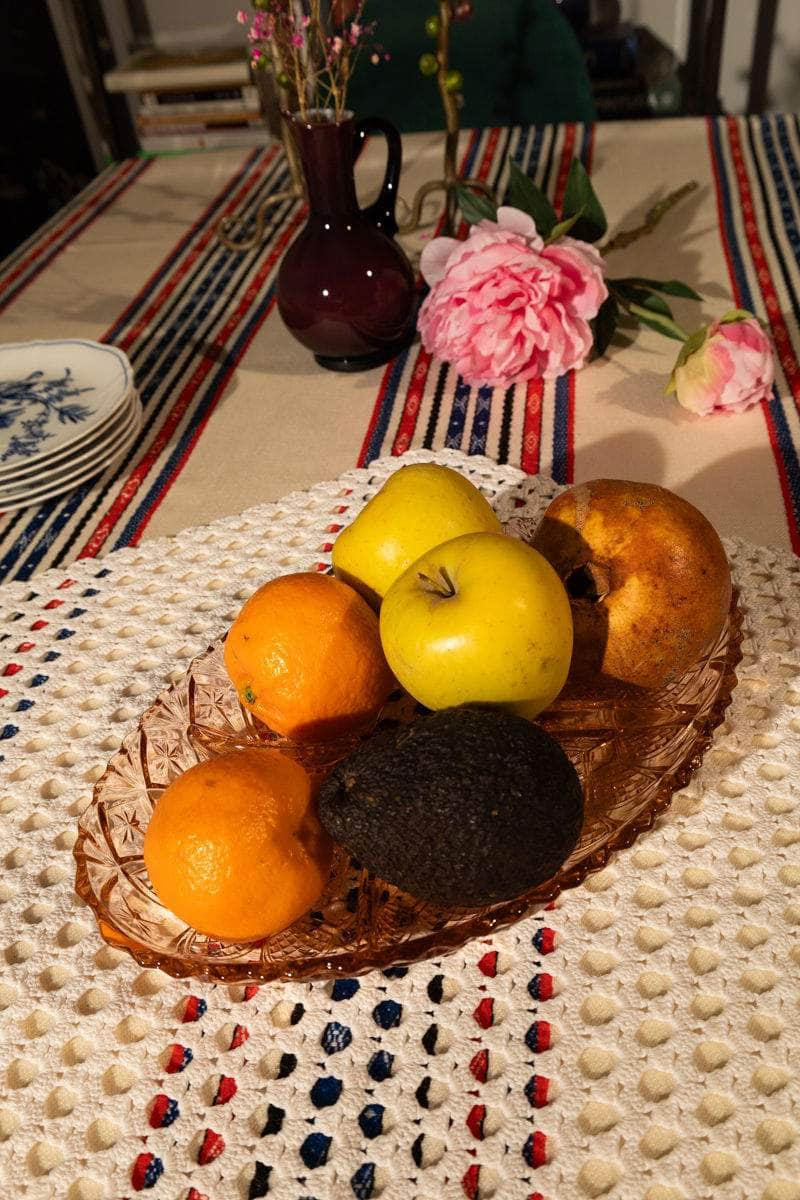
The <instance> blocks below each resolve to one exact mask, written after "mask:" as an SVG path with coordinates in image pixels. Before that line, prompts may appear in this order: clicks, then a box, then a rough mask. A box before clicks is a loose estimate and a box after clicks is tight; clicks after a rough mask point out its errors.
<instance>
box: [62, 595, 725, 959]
mask: <svg viewBox="0 0 800 1200" xmlns="http://www.w3.org/2000/svg"><path fill="white" fill-rule="evenodd" d="M741 640H742V619H741V613H740V612H739V609H738V607H737V603H736V596H735V595H734V599H733V603H732V606H731V612H730V616H729V619H728V623H727V625H726V627H725V629H724V630H723V632H722V634H721V636H720V638H719V641H718V642H717V644H716V645H715V646H714V647H713V649H712V650H711V651H710V653H708V654H707V655H705V656H704V657H703V659H702V660H701V661H700V662H698V663H697V664H696V665H695V666H694V667H693V668H691V670H689V671H687V672H686V674H685V675H684V676H683V677H682V678H681V679H680V680H679V681H678V682H676V683H674V684H672V685H671V686H669V687H667V688H664V689H663V690H661V691H658V692H643V691H641V690H638V689H631V688H625V687H621V686H620V687H619V688H616V689H613V690H610V689H609V690H606V691H604V692H602V693H598V692H592V693H590V692H588V691H582V690H578V689H575V688H570V687H569V686H568V688H567V689H566V690H565V691H564V692H563V693H562V695H561V697H559V699H558V701H557V702H556V704H555V705H554V707H553V708H552V709H550V710H549V711H548V712H547V713H545V714H543V716H542V717H541V718H540V722H541V724H542V725H543V726H544V728H545V729H546V730H547V731H548V732H549V733H551V734H552V735H553V736H554V737H555V738H557V739H558V741H559V742H560V743H561V745H562V746H563V747H564V749H565V751H566V753H567V754H568V755H569V757H570V759H571V760H572V762H573V763H574V764H575V766H576V768H577V770H578V773H579V775H580V777H581V780H582V782H583V785H584V789H585V795H586V807H585V816H584V824H583V831H582V833H581V837H580V840H579V842H578V845H577V846H576V848H575V850H574V852H573V853H572V854H571V856H570V857H569V859H568V860H567V861H566V862H565V863H564V865H563V867H562V868H561V870H560V871H559V872H558V874H557V875H556V876H554V877H553V878H552V879H550V880H549V881H548V882H546V883H543V884H541V885H540V886H539V887H537V888H535V889H534V890H533V891H531V892H528V893H526V894H525V895H523V896H520V897H518V898H517V899H516V900H513V901H505V902H503V903H501V904H496V905H493V906H491V907H486V908H480V909H465V908H446V907H440V906H437V905H433V904H424V903H422V902H421V901H418V900H415V899H414V898H413V897H411V896H409V895H407V894H406V893H404V892H400V891H399V890H398V889H396V888H394V887H391V886H389V885H388V884H386V883H384V882H383V881H382V880H380V879H377V878H375V877H374V876H372V875H370V874H369V873H368V872H367V871H365V870H362V869H358V868H356V867H354V866H353V864H352V863H351V861H350V859H349V857H348V855H347V854H346V852H345V851H343V850H339V851H337V852H336V854H335V856H334V862H333V867H332V870H331V877H330V881H329V884H328V887H327V889H326V891H325V893H324V895H323V897H322V899H321V901H320V904H319V907H318V909H315V910H314V911H312V912H310V913H307V914H306V916H304V917H303V918H301V919H300V920H299V921H297V922H296V923H295V924H294V925H292V926H291V927H290V928H289V929H285V930H283V931H282V932H281V933H278V934H274V935H272V936H271V937H268V938H266V939H265V940H264V941H261V942H255V943H249V944H234V943H230V942H220V941H215V940H214V939H212V938H209V937H207V936H205V935H204V934H199V933H197V932H196V931H195V930H193V929H190V928H187V926H186V925H184V924H183V923H182V922H181V921H179V920H178V919H177V918H176V917H175V916H173V915H172V913H170V912H169V911H168V910H167V909H165V908H164V906H163V905H162V904H161V903H160V902H159V901H158V899H157V898H156V896H155V894H154V892H153V890H152V888H151V886H150V881H149V879H148V877H147V872H146V870H145V866H144V861H143V859H142V845H143V841H144V833H145V829H146V828H147V823H148V821H149V819H150V813H151V812H152V809H153V806H154V805H155V803H156V801H157V800H158V798H159V796H160V795H161V793H162V792H163V791H164V789H165V788H166V787H167V786H168V785H169V784H170V783H172V781H173V780H174V779H175V778H176V777H177V776H178V775H179V774H181V772H183V771H185V770H186V769H187V768H188V767H190V766H193V765H194V764H195V763H196V762H198V761H200V760H202V759H205V758H211V757H214V756H215V755H219V754H223V753H225V752H227V751H229V750H231V749H234V748H236V747H242V746H252V745H254V744H255V745H264V744H269V745H275V746H279V747H280V748H281V749H283V750H284V751H285V752H287V753H289V754H291V755H292V756H293V757H296V758H298V760H299V761H301V762H303V764H304V765H305V766H306V768H307V769H308V770H310V771H311V772H312V773H315V774H319V775H323V774H324V773H325V772H326V771H327V770H328V769H329V768H330V767H331V766H332V765H333V763H334V762H336V761H338V760H339V759H341V758H343V757H345V756H346V755H347V753H349V751H350V750H351V749H352V748H353V746H354V745H355V740H354V739H349V740H343V741H339V742H328V743H324V744H321V745H318V746H315V747H300V746H298V745H296V744H292V743H291V742H289V741H287V740H286V739H283V738H279V737H278V736H277V735H276V734H273V733H271V732H270V731H269V730H268V729H266V728H265V727H263V726H260V725H259V724H258V723H256V722H255V721H254V720H253V718H252V717H251V716H250V714H249V713H248V712H246V710H244V709H242V707H241V706H240V704H239V701H238V699H237V697H236V693H235V691H234V689H233V686H232V685H231V683H230V681H229V680H228V677H227V675H226V673H225V669H224V665H223V656H222V641H218V642H215V643H214V645H212V646H211V647H210V648H209V649H208V650H207V651H206V652H205V653H204V654H201V655H199V656H198V657H197V658H196V659H195V660H194V661H193V662H192V663H191V664H190V666H189V668H188V670H187V673H186V675H185V676H184V678H183V679H182V680H180V681H179V682H178V683H177V684H175V685H174V686H173V687H171V688H169V690H168V691H166V692H164V693H162V695H160V696H159V697H158V699H157V700H156V701H155V703H154V704H153V705H152V706H151V707H150V708H148V709H147V711H146V712H145V713H144V714H143V715H142V717H141V719H140V721H139V725H138V727H137V728H136V729H135V730H134V731H133V732H132V733H130V734H129V735H128V737H126V738H125V740H124V742H123V743H122V746H121V748H120V750H119V751H118V753H117V754H115V755H114V757H113V758H112V759H111V761H110V763H109V764H108V767H107V769H106V771H105V774H104V775H103V776H102V778H101V779H100V780H99V781H98V783H97V784H96V786H95V789H94V798H93V802H92V804H91V805H90V806H89V807H88V808H87V809H86V811H85V812H84V813H83V815H82V816H81V820H80V824H79V830H78V839H77V842H76V844H75V850H74V853H75V858H76V861H77V874H76V890H77V892H78V894H79V896H81V898H82V899H83V900H85V901H86V902H87V903H88V904H89V905H90V906H91V907H92V909H93V910H94V912H95V915H96V917H97V920H98V923H99V927H100V932H101V934H102V935H103V937H104V938H105V939H106V941H107V942H109V943H111V944H112V945H114V946H119V947H122V948H124V949H126V950H128V951H129V952H130V953H131V954H132V955H133V957H134V958H135V959H136V960H137V961H138V962H139V963H141V964H142V965H143V966H147V967H160V968H161V970H163V971H166V972H168V973H169V974H170V975H175V976H194V977H196V978H198V979H205V980H216V981H220V982H226V983H234V982H237V981H244V980H251V981H262V982H266V981H268V980H273V979H310V978H324V977H328V976H337V975H353V974H358V973H359V972H363V971H366V970H369V969H370V968H373V967H384V968H385V967H388V966H391V965H396V964H401V963H408V962H413V961H415V960H416V959H419V958H424V957H429V956H431V955H434V954H440V953H444V952H446V951H448V950H451V949H453V948H454V947H456V946H459V945H461V944H462V943H463V942H466V941H467V940H469V939H470V938H474V937H479V936H485V935H487V934H490V933H491V932H492V931H493V930H495V929H498V928H500V927H502V926H504V925H508V924H511V923H512V922H513V921H516V920H518V919H519V918H520V917H523V916H526V915H528V914H530V913H533V912H535V911H536V910H538V909H539V908H541V907H542V905H544V904H546V903H547V902H548V901H550V900H552V899H553V898H554V897H555V896H557V895H558V893H559V892H561V891H562V890H563V889H564V888H570V887H575V886H576V885H577V884H579V883H580V882H581V881H582V880H583V879H584V878H585V877H586V875H587V874H588V873H589V872H590V871H596V870H599V869H600V868H601V867H602V866H603V865H604V864H605V863H606V862H607V860H608V858H609V856H610V855H611V854H612V853H613V852H614V851H615V850H618V849H621V848H622V847H624V846H629V845H630V844H631V843H632V842H633V841H634V840H635V839H636V837H637V836H638V835H639V834H640V833H641V832H642V831H643V830H645V829H649V828H650V826H651V825H652V824H653V822H654V820H655V818H656V816H657V815H658V814H659V813H660V812H661V811H662V810H663V809H665V808H666V807H667V805H668V804H669V803H670V800H671V798H672V795H673V792H675V791H676V790H677V789H678V788H681V787H683V786H684V785H685V784H686V783H687V782H688V780H689V778H690V776H691V775H692V773H693V772H694V771H695V770H696V769H697V767H698V766H699V765H700V762H701V759H702V756H703V754H704V752H705V750H706V748H707V747H708V744H709V742H710V740H711V735H712V732H713V730H714V729H715V728H716V727H717V726H718V725H719V724H720V722H721V721H722V719H723V716H724V714H725V710H726V708H727V707H728V705H729V703H730V700H731V695H732V692H733V689H734V687H735V685H736V665H737V663H738V662H739V659H740V658H741V650H740V647H741ZM413 716H414V705H413V702H411V701H410V700H409V699H408V698H404V699H400V700H398V701H395V702H393V703H390V704H389V705H388V706H387V708H386V709H385V710H384V713H383V715H382V717H381V721H380V724H381V725H382V724H384V723H386V722H389V721H408V720H413Z"/></svg>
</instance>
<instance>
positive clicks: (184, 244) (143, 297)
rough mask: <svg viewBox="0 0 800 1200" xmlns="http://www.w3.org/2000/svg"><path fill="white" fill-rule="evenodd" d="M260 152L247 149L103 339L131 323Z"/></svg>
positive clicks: (251, 168) (216, 212) (256, 149)
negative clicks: (134, 302) (132, 305)
mask: <svg viewBox="0 0 800 1200" xmlns="http://www.w3.org/2000/svg"><path fill="white" fill-rule="evenodd" d="M262 154H263V152H262V151H260V150H259V149H258V147H255V148H254V149H253V150H252V151H251V152H250V154H248V156H247V158H246V159H245V161H244V162H243V163H242V165H241V166H240V168H239V170H238V171H236V172H234V174H233V175H232V176H231V178H230V180H229V182H228V183H227V184H226V185H225V187H224V188H223V189H222V191H221V192H219V193H218V194H217V195H216V196H215V197H214V199H213V201H212V202H211V204H210V205H209V206H208V208H207V209H206V211H205V213H204V214H203V215H202V216H201V218H200V219H199V221H197V222H196V223H195V224H193V225H192V226H191V227H190V228H189V229H187V231H186V233H185V234H184V235H183V237H182V238H181V240H180V241H179V242H178V244H177V246H176V247H175V248H174V250H172V251H170V253H169V255H168V257H167V258H165V259H164V261H163V262H162V263H161V264H160V266H159V268H158V271H157V272H156V274H154V275H153V278H152V279H151V280H150V282H149V283H147V284H146V285H145V287H144V288H143V289H142V291H141V292H140V293H139V295H138V296H137V297H136V306H135V308H132V309H131V310H130V311H128V312H125V313H123V314H122V316H120V318H119V319H118V321H117V322H116V324H114V325H112V326H111V328H110V329H109V330H108V332H107V333H106V335H105V338H104V340H105V341H107V342H113V341H114V340H115V339H116V338H118V337H119V335H120V334H121V333H122V331H123V329H125V328H126V327H127V326H128V325H130V323H131V321H132V319H133V318H134V316H135V315H136V313H138V312H140V311H141V309H142V308H143V307H144V306H145V303H146V302H147V301H148V300H149V299H150V297H151V296H152V295H153V293H154V292H155V290H156V288H157V287H158V286H159V284H160V283H161V282H162V281H163V279H164V276H165V275H166V273H167V272H168V271H170V270H171V269H172V267H174V265H175V263H176V262H177V261H178V259H179V258H180V257H181V255H182V254H183V253H184V251H185V250H186V249H187V248H188V246H189V243H190V242H192V241H194V239H195V238H196V237H197V236H198V234H200V233H202V232H204V231H205V230H206V229H207V228H208V226H209V225H210V224H211V222H212V221H215V220H216V219H217V217H218V215H219V210H220V208H222V207H224V205H225V204H226V203H227V201H228V199H229V197H230V196H231V194H232V193H233V192H235V191H236V189H237V188H238V187H239V185H240V184H242V183H244V181H245V179H246V178H247V177H248V175H250V174H251V173H252V171H253V169H254V167H255V166H256V164H257V163H258V161H259V160H260V158H261V157H262Z"/></svg>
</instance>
